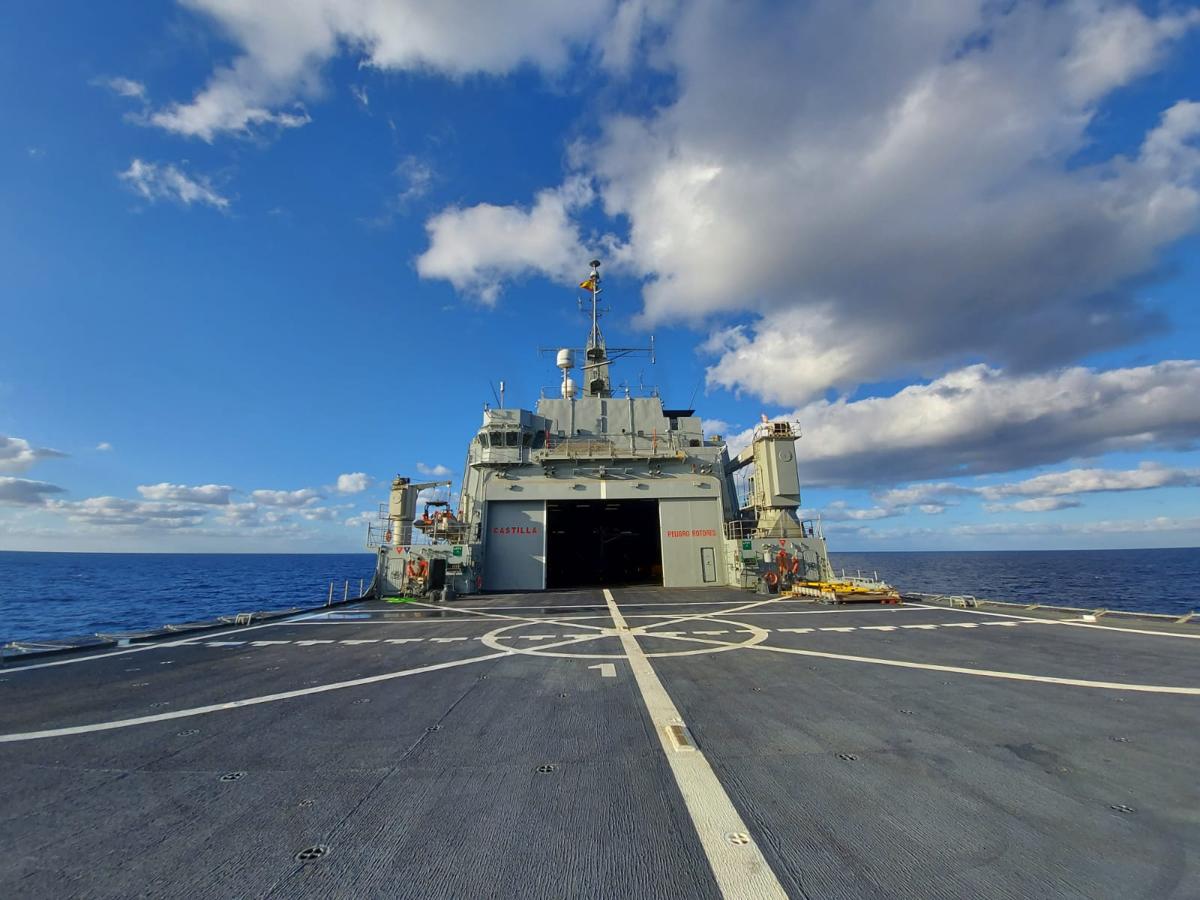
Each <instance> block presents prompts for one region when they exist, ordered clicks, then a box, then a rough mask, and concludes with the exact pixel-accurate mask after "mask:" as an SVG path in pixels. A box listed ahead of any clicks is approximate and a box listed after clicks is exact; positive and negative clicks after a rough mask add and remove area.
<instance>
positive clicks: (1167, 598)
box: [829, 547, 1200, 615]
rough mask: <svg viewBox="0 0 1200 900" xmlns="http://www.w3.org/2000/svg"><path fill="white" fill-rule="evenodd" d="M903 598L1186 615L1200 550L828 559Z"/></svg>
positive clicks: (1199, 591) (1199, 594)
mask: <svg viewBox="0 0 1200 900" xmlns="http://www.w3.org/2000/svg"><path fill="white" fill-rule="evenodd" d="M829 561H830V562H832V563H833V567H834V569H835V570H840V569H843V568H844V569H845V570H846V572H847V574H854V573H855V572H856V571H858V570H861V571H862V573H863V574H864V575H867V574H870V573H872V572H876V571H877V572H878V573H879V577H880V578H883V579H884V580H886V581H888V582H890V583H891V584H893V585H894V586H895V587H897V588H898V589H899V590H901V591H918V592H924V593H933V594H974V595H975V596H976V597H983V598H987V599H989V600H1009V601H1015V602H1021V603H1046V604H1050V605H1053V606H1082V607H1089V608H1093V609H1094V608H1105V609H1125V610H1134V611H1137V612H1158V613H1175V614H1178V615H1182V614H1183V613H1186V612H1188V611H1189V610H1192V609H1200V548H1198V547H1190V548H1186V549H1182V550H1003V551H943V552H937V553H830V554H829Z"/></svg>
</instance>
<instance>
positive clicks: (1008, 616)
mask: <svg viewBox="0 0 1200 900" xmlns="http://www.w3.org/2000/svg"><path fill="white" fill-rule="evenodd" d="M913 609H943V610H944V609H949V607H945V606H925V605H922V604H915V603H914V604H913ZM953 612H960V613H972V614H974V615H976V616H997V617H999V618H1002V619H1020V620H1021V621H1022V622H1029V623H1031V624H1034V625H1073V626H1074V627H1076V628H1098V629H1100V630H1101V631H1124V632H1126V633H1128V634H1148V635H1150V637H1172V638H1188V639H1189V640H1193V641H1196V640H1200V634H1176V633H1175V632H1173V631H1148V630H1146V629H1144V628H1119V627H1117V626H1116V625H1093V624H1092V623H1091V622H1075V621H1071V620H1070V619H1042V618H1039V617H1037V616H1018V615H1013V614H1012V613H999V612H991V611H990V610H985V609H959V608H957V607H954V608H953Z"/></svg>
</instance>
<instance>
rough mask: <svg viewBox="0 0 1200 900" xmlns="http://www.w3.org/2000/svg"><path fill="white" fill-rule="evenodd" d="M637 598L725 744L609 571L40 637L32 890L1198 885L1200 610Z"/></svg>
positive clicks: (714, 890) (661, 893) (815, 893)
mask: <svg viewBox="0 0 1200 900" xmlns="http://www.w3.org/2000/svg"><path fill="white" fill-rule="evenodd" d="M613 594H614V596H615V601H616V604H617V606H618V607H619V609H620V612H621V614H622V615H623V617H624V618H625V620H626V622H627V624H628V627H629V628H630V629H632V635H633V640H634V641H636V644H637V648H638V650H639V652H640V653H642V654H644V656H645V659H646V660H647V661H648V663H649V665H650V666H651V667H652V669H653V672H654V674H655V675H656V676H657V679H658V680H659V681H660V682H661V685H662V687H663V688H665V691H666V693H667V694H668V695H669V698H670V700H671V701H672V702H673V704H674V706H675V708H676V709H677V711H678V714H679V716H680V717H681V718H682V720H683V724H684V725H685V726H686V729H687V732H688V733H690V735H691V738H692V742H693V744H694V749H693V748H692V747H687V746H680V747H678V748H675V749H673V748H672V746H671V744H670V743H669V742H666V741H664V740H663V739H662V734H661V729H660V728H659V724H658V721H657V720H656V719H655V717H654V716H655V714H654V712H653V710H652V709H651V707H650V706H648V705H647V699H646V692H645V690H644V685H643V684H642V682H641V679H639V678H635V677H634V674H633V672H632V670H631V666H630V663H629V661H628V659H627V658H626V656H627V654H625V653H624V651H623V644H622V637H621V636H620V635H618V634H616V633H615V630H614V629H613V619H612V615H611V610H610V608H609V607H608V605H607V604H606V600H605V598H604V597H603V595H602V594H601V592H599V591H595V590H585V591H572V592H563V593H557V594H525V595H521V594H508V595H490V596H482V597H473V598H470V599H469V601H463V602H462V603H461V604H460V605H457V606H455V607H454V608H452V609H438V610H433V609H428V608H418V607H414V606H411V605H389V604H387V603H382V602H376V601H372V602H367V603H363V604H360V605H358V606H351V607H346V608H342V609H340V610H337V611H336V612H333V613H331V614H328V617H327V618H310V619H306V620H303V621H288V622H273V623H268V624H265V625H260V626H256V627H252V628H250V629H232V628H231V629H228V630H227V631H226V632H223V633H207V634H202V635H199V636H195V637H190V638H187V639H185V640H182V641H181V640H178V639H176V640H167V641H159V642H155V643H151V644H146V645H142V646H139V647H133V648H125V649H122V650H111V649H110V650H105V651H102V652H92V653H88V654H76V655H66V656H58V657H53V658H47V659H44V660H40V661H36V660H25V661H19V662H13V663H10V664H9V666H8V667H7V668H5V669H3V670H0V732H3V735H4V736H5V739H4V741H3V742H0V796H3V797H4V803H3V807H2V809H0V846H2V847H3V849H4V852H3V854H2V855H0V896H6V897H55V898H58V897H76V896H79V897H85V896H86V897H131V896H188V897H233V896H236V897H265V896H280V897H342V896H345V897H351V896H353V897H363V896H366V897H375V896H378V897H384V896H386V897H458V898H461V897H474V896H495V897H568V896H571V897H574V896H588V897H601V896H605V897H607V896H612V897H663V898H668V897H670V898H679V897H717V896H722V892H724V895H726V896H730V895H736V893H737V892H736V891H734V892H732V893H731V891H730V889H729V883H728V882H727V881H726V882H724V883H722V882H721V881H720V879H719V878H718V874H717V872H718V869H719V868H720V866H722V865H724V864H725V863H723V862H721V859H722V858H724V857H721V854H720V853H718V854H717V858H716V861H715V862H714V855H713V853H712V852H711V846H712V842H713V840H714V839H715V840H716V842H717V844H719V843H720V842H721V841H723V840H727V839H728V840H729V842H730V845H731V846H732V847H733V848H734V849H733V850H731V851H729V852H730V853H733V854H734V857H735V864H736V853H737V852H739V851H738V849H737V848H738V847H742V848H745V849H746V850H747V852H753V853H759V854H761V857H762V858H763V859H764V860H765V861H766V864H767V866H768V867H769V872H767V873H766V876H768V878H769V879H771V880H773V881H774V883H776V884H777V885H778V886H779V888H780V889H781V890H782V891H783V892H784V893H786V894H787V895H789V896H794V897H813V898H817V897H821V898H829V897H945V898H951V897H964V896H965V897H995V898H1016V897H1051V896H1053V897H1089V898H1094V897H1114V898H1116V897H1119V898H1134V897H1181V898H1182V897H1196V896H1200V797H1198V794H1197V777H1196V775H1197V770H1196V763H1195V760H1196V758H1197V756H1198V755H1200V754H1198V752H1197V751H1198V749H1200V739H1198V736H1200V696H1198V695H1197V692H1196V689H1197V688H1198V687H1200V655H1198V651H1200V642H1198V641H1197V640H1196V637H1197V635H1200V630H1197V629H1192V630H1188V629H1187V626H1174V627H1172V626H1158V625H1154V626H1150V625H1144V626H1142V625H1138V624H1136V623H1133V624H1130V623H1121V624H1119V625H1117V626H1114V627H1113V628H1095V627H1081V624H1080V623H1076V624H1064V623H1062V622H1060V621H1057V620H1056V619H1055V617H1054V614H1053V613H1042V612H1041V611H1038V612H1035V613H1029V614H1026V613H1023V612H1016V613H1009V614H1007V615H1006V614H987V613H984V612H980V611H971V610H952V609H944V608H921V607H918V606H914V605H907V606H904V607H899V608H886V609H884V608H878V607H863V608H851V609H840V608H839V609H831V608H828V607H821V606H814V605H811V604H809V603H805V602H799V601H794V600H779V599H766V598H761V597H754V596H752V595H748V594H746V593H745V592H740V591H734V590H731V589H723V588H716V589H707V590H705V589H696V590H669V589H661V588H660V589H644V590H634V589H623V590H615V591H614V592H613ZM751 604H757V605H751ZM514 607H515V608H514ZM680 619H682V620H683V621H676V620H680ZM668 622H670V623H672V624H665V623H668ZM1139 632H1146V633H1139ZM656 635H661V636H656ZM609 666H611V671H606V667H609ZM245 701H251V702H245ZM235 704H236V705H235ZM172 716H173V717H172ZM46 732H49V734H46V735H44V736H43V733H46ZM676 752H677V753H680V754H685V755H688V759H689V760H692V761H693V762H691V763H689V765H694V761H695V760H697V759H700V758H702V759H703V760H704V761H705V762H706V763H707V765H708V766H709V767H710V768H711V771H712V773H713V774H714V775H715V778H716V782H717V784H718V788H717V790H716V791H715V792H712V791H710V793H716V794H722V793H723V794H724V797H725V800H727V801H728V803H729V804H731V806H732V810H733V811H734V812H735V814H736V815H737V816H739V817H740V819H741V821H742V822H743V823H744V826H745V835H746V838H747V843H743V844H737V843H736V842H735V841H734V840H733V839H730V835H726V834H719V835H711V834H705V833H704V829H705V824H704V822H703V821H702V820H698V819H697V817H696V809H695V804H696V803H697V802H701V803H717V804H718V806H719V801H720V799H721V798H720V797H712V796H707V795H706V796H703V797H697V795H696V792H697V791H701V792H703V791H705V790H709V789H707V788H705V787H704V785H703V784H701V785H700V786H699V787H697V784H696V783H693V782H691V781H689V780H688V779H687V778H683V779H682V780H681V777H680V775H679V771H680V769H679V767H678V766H676V765H675V764H674V762H675V761H673V760H672V758H671V754H672V753H676ZM539 770H541V771H539ZM236 773H241V774H236ZM222 776H236V777H227V778H226V780H222ZM733 838H734V839H736V838H737V836H736V835H735V836H733ZM706 842H707V843H706ZM318 846H320V847H323V848H326V849H327V852H326V853H325V854H324V855H323V856H322V857H321V858H319V859H316V860H313V861H299V860H297V858H296V856H297V854H298V853H300V852H301V851H303V850H305V849H307V848H312V847H318ZM722 852H724V851H722Z"/></svg>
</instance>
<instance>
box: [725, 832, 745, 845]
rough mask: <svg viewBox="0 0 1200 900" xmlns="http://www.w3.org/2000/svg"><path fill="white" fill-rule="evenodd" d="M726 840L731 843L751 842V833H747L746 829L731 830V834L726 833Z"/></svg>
mask: <svg viewBox="0 0 1200 900" xmlns="http://www.w3.org/2000/svg"><path fill="white" fill-rule="evenodd" d="M725 840H726V841H728V842H729V843H731V844H737V845H741V844H748V843H750V835H748V834H746V832H744V831H731V832H729V834H727V835H725Z"/></svg>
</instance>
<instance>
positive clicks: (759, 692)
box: [750, 688, 762, 694]
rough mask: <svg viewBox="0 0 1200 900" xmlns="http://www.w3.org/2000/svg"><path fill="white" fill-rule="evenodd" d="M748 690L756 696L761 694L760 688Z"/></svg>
mask: <svg viewBox="0 0 1200 900" xmlns="http://www.w3.org/2000/svg"><path fill="white" fill-rule="evenodd" d="M750 690H752V691H754V693H756V694H761V693H762V688H751V689H750Z"/></svg>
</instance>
